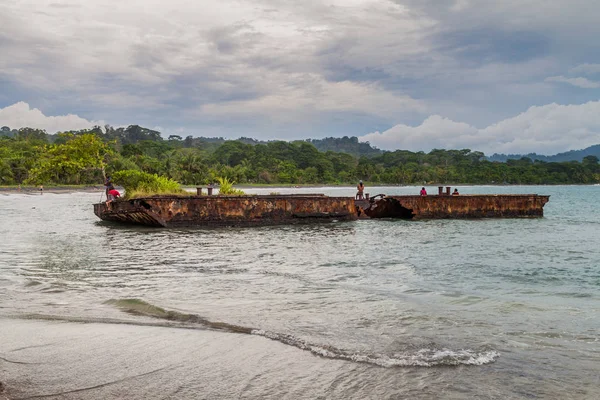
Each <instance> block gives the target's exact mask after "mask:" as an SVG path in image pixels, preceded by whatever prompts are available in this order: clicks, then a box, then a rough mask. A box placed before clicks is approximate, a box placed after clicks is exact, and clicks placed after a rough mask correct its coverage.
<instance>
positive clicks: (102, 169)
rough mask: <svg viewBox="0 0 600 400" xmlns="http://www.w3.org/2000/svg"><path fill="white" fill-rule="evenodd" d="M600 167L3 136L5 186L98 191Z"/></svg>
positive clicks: (593, 174) (145, 139) (270, 146)
mask: <svg viewBox="0 0 600 400" xmlns="http://www.w3.org/2000/svg"><path fill="white" fill-rule="evenodd" d="M325 144H326V145H327V146H325ZM315 145H318V146H319V147H321V150H320V149H319V147H317V146H315ZM364 145H366V146H367V147H365V146H364ZM323 146H325V147H323ZM331 148H335V149H336V151H334V150H331ZM369 149H371V150H369ZM598 161H599V160H598V157H596V156H594V155H588V156H585V157H584V158H583V159H582V161H581V162H577V161H570V162H544V161H539V160H533V159H531V158H527V157H523V158H520V159H509V160H507V162H493V161H489V160H487V159H486V158H485V155H484V154H483V153H481V152H478V151H471V150H470V149H460V150H443V149H434V150H432V151H430V152H429V153H425V152H411V151H407V150H396V151H391V152H390V151H386V152H384V151H380V150H378V149H374V150H373V148H372V147H371V146H369V145H368V144H365V143H359V142H358V140H357V139H356V138H347V137H344V138H338V139H333V138H328V139H322V140H320V141H318V140H306V141H294V142H285V141H271V142H261V141H258V140H254V139H250V138H241V139H239V140H225V139H223V138H194V137H191V136H188V137H186V138H182V137H180V136H177V135H171V136H170V137H169V138H168V139H167V140H164V139H163V138H162V137H161V135H160V132H158V131H154V130H151V129H147V128H143V127H140V126H138V125H130V126H128V127H126V128H117V129H115V128H112V127H110V126H106V127H104V128H100V127H94V128H92V129H88V130H81V131H72V132H64V133H60V134H57V135H48V134H47V133H46V132H45V131H43V130H39V129H31V128H22V129H19V130H14V129H10V128H9V127H2V128H0V184H3V185H14V184H21V183H30V184H99V183H102V182H103V176H104V174H105V173H109V174H112V173H114V172H116V171H121V170H133V171H140V172H143V173H147V174H152V175H154V174H156V175H158V176H164V177H166V178H170V179H173V180H175V181H177V182H180V183H182V184H184V185H197V184H207V183H212V182H216V181H217V179H218V178H227V179H228V180H230V181H235V182H238V183H258V184H277V183H281V184H349V183H355V182H356V181H358V180H359V179H362V180H364V181H366V182H369V183H370V184H404V185H411V184H423V183H424V182H425V183H428V184H435V183H439V184H445V183H448V184H460V183H463V184H567V183H568V184H573V183H578V184H587V183H598V182H600V165H599V163H598Z"/></svg>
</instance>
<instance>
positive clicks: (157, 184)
mask: <svg viewBox="0 0 600 400" xmlns="http://www.w3.org/2000/svg"><path fill="white" fill-rule="evenodd" d="M112 179H113V182H114V183H115V184H117V185H120V186H123V188H124V189H125V198H126V199H134V198H138V197H148V196H153V195H189V193H187V192H186V191H185V190H183V189H182V188H181V186H180V185H179V183H177V182H175V181H174V180H172V179H169V178H167V177H164V176H158V175H156V174H148V173H146V172H141V171H136V170H124V171H117V172H115V173H114V174H113V176H112Z"/></svg>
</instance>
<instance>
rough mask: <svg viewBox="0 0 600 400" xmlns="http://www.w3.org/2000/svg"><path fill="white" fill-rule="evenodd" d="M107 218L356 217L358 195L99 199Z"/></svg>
mask: <svg viewBox="0 0 600 400" xmlns="http://www.w3.org/2000/svg"><path fill="white" fill-rule="evenodd" d="M94 213H95V214H96V215H97V216H98V217H99V218H100V219H102V220H104V221H115V222H123V223H128V224H138V225H150V226H162V227H175V226H231V225H234V226H249V225H250V226H251V225H279V224H294V223H308V222H316V221H333V220H337V221H352V220H355V219H357V218H358V215H357V213H356V205H355V204H354V199H352V198H350V197H328V196H325V195H322V194H309V195H255V196H253V195H244V196H201V195H199V196H188V197H179V196H155V197H144V198H139V199H132V200H119V201H115V202H112V203H109V204H106V203H98V204H94Z"/></svg>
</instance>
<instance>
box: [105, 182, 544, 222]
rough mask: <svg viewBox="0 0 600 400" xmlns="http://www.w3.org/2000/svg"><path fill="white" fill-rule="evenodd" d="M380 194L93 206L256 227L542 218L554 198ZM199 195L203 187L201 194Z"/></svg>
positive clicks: (119, 217) (133, 215)
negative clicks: (359, 221)
mask: <svg viewBox="0 0 600 400" xmlns="http://www.w3.org/2000/svg"><path fill="white" fill-rule="evenodd" d="M446 189H447V190H446V193H444V192H443V191H442V188H440V190H439V193H438V194H437V195H433V196H431V195H428V196H412V195H398V196H386V195H383V194H379V195H377V196H373V197H369V196H368V195H367V196H366V198H365V199H360V200H355V199H354V198H352V197H329V196H325V195H323V194H292V195H280V194H277V195H243V196H210V195H209V196H202V195H197V196H186V197H179V196H153V197H145V198H139V199H131V200H118V201H114V202H111V203H108V204H107V203H98V204H94V213H95V214H96V215H97V216H98V217H99V218H100V219H102V220H104V221H114V222H121V223H127V224H137V225H149V226H159V227H178V226H253V225H279V224H295V223H310V222H318V221H324V222H325V221H353V220H356V219H359V218H360V219H363V218H397V219H411V220H420V219H443V218H455V219H456V218H532V217H543V215H544V205H545V204H546V203H547V202H548V200H549V198H550V196H543V195H537V194H484V195H459V196H452V195H450V189H449V187H447V188H446ZM198 193H200V191H199V192H198Z"/></svg>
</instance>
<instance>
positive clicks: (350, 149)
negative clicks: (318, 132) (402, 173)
mask: <svg viewBox="0 0 600 400" xmlns="http://www.w3.org/2000/svg"><path fill="white" fill-rule="evenodd" d="M306 141H307V142H308V143H311V144H312V145H313V146H315V147H316V148H317V149H318V150H319V151H323V152H326V151H335V152H337V153H348V154H352V155H355V156H359V157H360V156H367V157H369V156H378V155H380V154H382V153H383V151H382V150H380V149H378V148H376V147H373V146H371V144H370V143H369V142H359V141H358V138H357V137H356V136H352V137H348V136H344V137H341V138H336V137H327V138H325V139H307V140H306Z"/></svg>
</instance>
